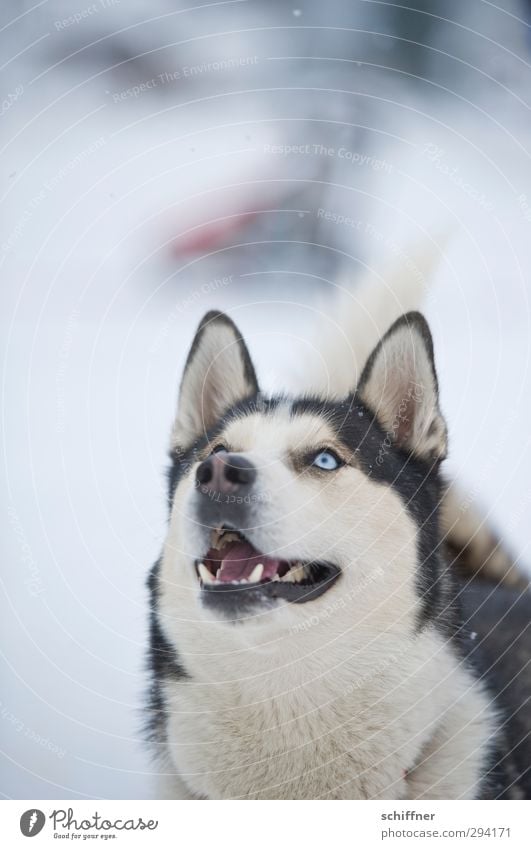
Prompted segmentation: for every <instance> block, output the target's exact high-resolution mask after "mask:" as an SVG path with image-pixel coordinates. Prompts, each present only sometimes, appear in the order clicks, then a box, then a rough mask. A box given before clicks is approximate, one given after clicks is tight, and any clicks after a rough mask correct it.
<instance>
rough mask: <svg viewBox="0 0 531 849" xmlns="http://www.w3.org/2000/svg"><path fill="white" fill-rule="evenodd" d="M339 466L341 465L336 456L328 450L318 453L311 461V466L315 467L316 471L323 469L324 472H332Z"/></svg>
mask: <svg viewBox="0 0 531 849" xmlns="http://www.w3.org/2000/svg"><path fill="white" fill-rule="evenodd" d="M341 465H343V464H342V462H341V460H340V459H339V457H338V456H337V454H336V453H335V452H334V451H330V450H329V449H325V450H324V451H319V454H316V456H315V457H314V458H313V461H312V466H317V468H318V469H323V470H324V471H325V472H334V471H335V470H336V469H339V467H340V466H341Z"/></svg>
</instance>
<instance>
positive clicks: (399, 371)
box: [358, 312, 447, 462]
mask: <svg viewBox="0 0 531 849" xmlns="http://www.w3.org/2000/svg"><path fill="white" fill-rule="evenodd" d="M358 395H359V396H360V398H361V400H362V401H363V403H364V404H366V406H367V407H369V409H370V410H372V412H373V413H375V415H376V417H377V418H378V421H379V422H380V424H381V426H382V427H383V429H384V430H385V431H386V432H387V433H388V434H389V437H390V438H391V439H392V440H393V442H394V443H395V444H396V445H397V446H398V447H400V448H402V449H404V450H405V451H408V452H410V453H412V454H415V455H416V456H417V457H420V458H422V459H423V460H427V461H430V462H434V461H438V460H442V459H444V457H445V456H446V451H447V431H446V424H445V421H444V419H443V417H442V414H441V411H440V409H439V390H438V385H437V374H436V372H435V364H434V359H433V341H432V338H431V333H430V329H429V327H428V324H427V322H426V319H425V318H424V317H423V316H422V315H421V314H420V313H418V312H410V313H406V315H403V316H402V317H401V318H399V319H398V320H397V321H395V323H394V324H393V325H392V326H391V328H390V329H389V330H388V331H387V333H386V334H385V336H384V337H383V338H382V340H381V341H380V343H379V344H378V345H377V346H376V348H375V349H374V351H373V352H372V354H371V356H370V357H369V359H368V361H367V364H366V366H365V368H364V370H363V373H362V376H361V380H360V383H359V385H358Z"/></svg>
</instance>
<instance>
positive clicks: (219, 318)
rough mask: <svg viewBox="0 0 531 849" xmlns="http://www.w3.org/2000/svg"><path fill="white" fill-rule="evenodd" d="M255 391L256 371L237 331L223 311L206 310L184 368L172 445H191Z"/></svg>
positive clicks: (256, 389) (256, 387)
mask: <svg viewBox="0 0 531 849" xmlns="http://www.w3.org/2000/svg"><path fill="white" fill-rule="evenodd" d="M257 392H258V382H257V380H256V374H255V371H254V367H253V364H252V361H251V357H250V356H249V351H248V350H247V346H246V344H245V342H244V341H243V337H242V335H241V333H240V331H239V330H238V328H237V327H236V325H235V324H234V322H233V321H232V320H231V319H230V318H229V317H228V316H227V315H225V313H222V312H216V311H212V312H209V313H207V314H206V315H205V317H204V318H203V320H202V321H201V323H200V325H199V327H198V328H197V332H196V334H195V338H194V341H193V343H192V347H191V348H190V353H189V354H188V358H187V360H186V365H185V367H184V373H183V378H182V381H181V388H180V392H179V403H178V406H177V417H176V419H175V424H174V426H173V431H172V440H171V447H172V448H175V447H176V446H178V445H179V446H183V447H186V446H188V445H191V444H192V443H193V442H195V440H196V439H199V437H200V436H202V435H203V434H204V433H206V432H207V431H208V430H210V428H212V427H213V426H214V425H215V424H216V422H217V421H218V419H219V418H220V416H222V415H223V413H225V412H226V411H227V410H228V409H229V407H232V406H233V405H234V404H236V403H238V402H239V401H243V400H244V399H245V398H249V397H251V396H253V395H255V394H256V393H257Z"/></svg>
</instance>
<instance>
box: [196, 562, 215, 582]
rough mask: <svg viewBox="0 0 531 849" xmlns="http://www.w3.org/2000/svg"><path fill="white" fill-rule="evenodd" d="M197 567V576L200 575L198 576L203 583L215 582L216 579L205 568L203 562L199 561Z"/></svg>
mask: <svg viewBox="0 0 531 849" xmlns="http://www.w3.org/2000/svg"><path fill="white" fill-rule="evenodd" d="M197 568H198V570H199V576H200V578H201V580H202V581H203V583H204V584H215V583H216V579H215V578H214V576H213V575H212V574H211V573H210V572H209V570H208V569H207V567H206V566H205V564H204V563H200V564H199V566H198V567H197Z"/></svg>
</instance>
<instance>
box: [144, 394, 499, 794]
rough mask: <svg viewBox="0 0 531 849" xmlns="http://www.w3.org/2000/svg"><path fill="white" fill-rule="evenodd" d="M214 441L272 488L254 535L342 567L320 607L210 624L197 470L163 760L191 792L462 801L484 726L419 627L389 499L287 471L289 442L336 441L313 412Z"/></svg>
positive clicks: (179, 526)
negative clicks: (202, 588) (241, 456)
mask: <svg viewBox="0 0 531 849" xmlns="http://www.w3.org/2000/svg"><path fill="white" fill-rule="evenodd" d="M223 438H224V439H225V440H226V441H227V442H228V443H229V445H230V446H231V447H233V448H234V450H238V451H244V452H245V453H246V454H248V455H249V456H250V457H252V458H253V460H254V462H255V463H256V464H257V466H258V468H259V474H260V476H261V480H262V481H263V484H262V485H263V488H264V491H267V490H268V489H269V488H270V489H271V491H272V492H274V493H275V496H276V497H275V498H274V499H271V500H267V499H264V500H263V501H260V502H258V503H257V508H256V522H255V527H254V528H253V530H252V532H251V533H250V534H248V535H249V536H250V538H251V541H252V542H253V544H255V546H256V547H258V548H260V549H262V550H263V549H265V550H267V551H268V553H269V552H271V553H281V554H282V555H283V556H284V557H301V558H305V557H308V556H311V557H316V558H325V557H326V558H328V559H330V560H333V562H335V563H337V564H338V565H340V566H341V568H342V570H343V574H342V576H341V578H340V580H339V581H338V582H337V583H336V584H335V585H334V586H333V587H332V589H330V590H329V591H328V592H327V593H325V594H324V595H323V596H322V597H321V598H319V599H317V600H316V601H314V602H309V603H307V604H302V605H292V604H287V603H281V604H279V605H278V607H277V608H275V609H274V610H270V609H268V608H264V610H263V611H258V612H257V613H256V615H254V616H253V617H252V619H250V620H249V621H246V622H244V623H243V624H237V625H234V624H231V623H227V622H226V621H223V620H221V619H218V618H217V617H216V616H215V615H214V614H212V613H211V612H209V611H208V610H206V609H205V608H204V607H202V605H201V604H200V602H199V585H198V581H197V577H196V574H195V569H194V566H193V561H194V559H195V558H196V557H198V556H200V555H201V554H202V550H203V549H202V548H201V546H204V538H203V537H204V535H203V531H202V529H201V528H200V527H199V526H198V525H197V521H196V520H195V518H194V516H195V513H194V498H195V497H196V491H195V489H194V488H193V486H192V485H191V481H192V479H193V473H194V468H192V469H190V470H189V473H188V474H187V476H186V477H185V479H184V480H183V481H181V483H180V485H179V486H178V488H177V491H176V494H175V499H174V505H173V510H172V516H171V521H170V528H169V534H168V539H167V542H166V545H165V548H164V553H163V560H162V571H161V589H162V593H161V606H160V615H161V624H162V627H163V629H164V632H165V634H166V636H167V637H168V639H169V640H170V641H171V642H172V643H173V644H174V645H176V646H177V648H178V651H179V656H180V659H181V661H182V663H183V664H184V666H185V668H186V669H187V671H188V672H189V674H190V679H189V680H185V681H182V682H176V683H168V684H166V687H165V694H166V699H167V706H168V712H169V724H168V738H169V745H168V755H169V759H170V762H171V763H172V765H173V768H174V769H175V772H176V773H177V774H178V775H179V776H180V781H181V782H183V783H184V786H185V787H186V789H187V793H188V794H190V795H191V796H194V797H198V798H202V797H206V798H219V799H221V798H240V797H244V798H249V797H250V798H285V799H292V798H293V799H295V798H336V799H337V798H358V799H373V798H419V797H421V796H425V797H427V798H440V797H441V796H440V794H446V795H447V796H451V797H453V798H460V797H472V796H473V795H474V792H475V789H476V785H477V782H478V781H479V778H480V776H481V770H482V767H483V761H484V757H485V751H486V746H487V742H488V739H489V737H490V735H491V734H492V732H493V728H494V720H493V717H492V715H491V713H490V708H489V705H488V700H487V699H486V697H485V696H484V695H483V693H482V691H481V689H480V688H479V687H478V685H477V684H476V683H475V682H474V680H473V678H472V677H471V675H470V674H469V673H468V672H467V671H466V670H465V669H464V668H463V667H462V666H460V664H459V663H458V661H457V660H456V658H455V655H454V654H453V652H452V650H451V649H450V648H449V647H448V646H447V645H446V644H445V642H444V640H443V639H442V638H441V637H440V636H439V634H438V633H437V632H436V631H435V630H433V629H430V628H427V629H425V630H424V631H423V632H422V633H421V634H420V635H418V636H417V635H415V621H416V614H417V612H418V608H419V599H418V596H417V593H416V590H415V585H414V582H415V568H416V559H417V555H416V545H417V528H416V525H415V523H414V522H413V520H412V519H411V518H410V517H409V516H408V515H407V514H406V512H405V510H404V507H403V504H402V502H401V500H400V498H399V497H398V495H397V494H396V493H395V492H394V491H393V490H392V489H391V488H390V487H387V486H382V485H379V484H376V483H373V482H372V481H370V480H369V479H368V478H367V477H366V476H365V475H364V474H363V473H362V472H361V471H358V470H357V469H356V468H353V467H348V468H345V469H344V470H341V472H339V473H338V474H337V475H334V476H332V477H331V478H330V483H327V484H325V485H323V484H322V482H319V483H317V482H316V481H315V479H313V478H312V477H311V476H307V477H305V476H304V474H301V475H297V474H296V473H295V472H293V471H290V469H289V465H288V464H287V463H286V462H285V458H286V455H287V454H288V453H289V451H290V450H293V449H294V448H296V449H300V448H301V447H304V446H305V445H306V444H310V443H312V442H317V443H320V442H321V441H322V440H331V439H332V438H333V434H332V433H331V432H329V429H328V427H327V425H326V423H325V422H323V421H322V420H321V419H320V418H318V417H315V416H311V415H307V416H302V417H300V418H297V419H295V420H292V419H291V417H290V415H289V410H286V409H285V408H280V410H279V411H278V412H277V413H275V414H273V415H268V416H263V415H262V414H260V413H257V414H256V415H252V416H249V417H246V418H242V419H241V420H237V421H234V422H232V423H231V424H230V425H229V426H228V427H227V429H226V432H225V433H224V435H223ZM432 750H433V751H432ZM450 767H451V779H450V778H446V777H447V776H448V775H449V773H450ZM170 781H171V779H170ZM181 787H182V785H181ZM174 791H175V788H173V791H172V789H171V787H170V789H169V791H168V792H174Z"/></svg>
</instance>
